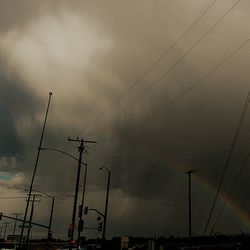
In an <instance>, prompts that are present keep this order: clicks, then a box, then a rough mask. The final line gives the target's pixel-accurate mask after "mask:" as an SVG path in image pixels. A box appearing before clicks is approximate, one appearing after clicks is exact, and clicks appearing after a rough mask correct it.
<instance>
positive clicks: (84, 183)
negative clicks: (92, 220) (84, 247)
mask: <svg viewBox="0 0 250 250" xmlns="http://www.w3.org/2000/svg"><path fill="white" fill-rule="evenodd" d="M87 172H88V165H86V166H85V172H84V180H83V190H82V203H81V206H82V208H83V205H84V199H85V190H86V179H87ZM80 223H83V221H82V210H81V213H80V218H79V227H78V236H77V246H79V243H80V236H81V228H80ZM82 230H83V228H82Z"/></svg>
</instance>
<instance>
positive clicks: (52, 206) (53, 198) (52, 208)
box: [33, 189, 55, 249]
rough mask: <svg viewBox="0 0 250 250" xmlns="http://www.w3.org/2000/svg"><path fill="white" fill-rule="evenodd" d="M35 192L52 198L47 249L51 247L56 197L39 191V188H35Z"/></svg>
mask: <svg viewBox="0 0 250 250" xmlns="http://www.w3.org/2000/svg"><path fill="white" fill-rule="evenodd" d="M33 192H36V193H41V194H43V195H45V196H47V197H49V198H50V199H52V203H51V210H50V217H49V227H48V235H47V249H49V241H50V235H51V233H50V232H51V224H52V217H53V211H54V202H55V197H54V196H51V195H49V194H46V193H44V192H42V191H39V190H35V189H33Z"/></svg>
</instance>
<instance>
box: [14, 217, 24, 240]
mask: <svg viewBox="0 0 250 250" xmlns="http://www.w3.org/2000/svg"><path fill="white" fill-rule="evenodd" d="M13 215H15V216H16V219H15V223H14V229H13V234H12V242H13V241H14V235H15V232H16V222H17V218H18V216H19V215H22V214H21V213H13Z"/></svg>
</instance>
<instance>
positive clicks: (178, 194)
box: [0, 1, 250, 236]
mask: <svg viewBox="0 0 250 250" xmlns="http://www.w3.org/2000/svg"><path fill="white" fill-rule="evenodd" d="M234 3H235V2H234V1H217V2H216V4H215V5H214V6H213V8H211V9H210V10H209V11H208V13H207V14H206V15H205V16H204V17H203V18H202V19H201V20H200V21H199V22H198V23H197V25H195V26H194V27H193V29H192V30H190V32H188V33H187V34H186V36H185V37H183V39H182V40H180V42H179V43H178V44H176V46H175V47H174V48H173V49H172V50H171V51H170V53H169V54H168V55H167V56H166V57H164V58H163V60H161V62H160V63H159V64H158V65H157V67H156V68H154V69H153V70H152V71H150V72H149V74H148V75H147V76H146V77H144V78H143V79H142V80H141V81H140V83H139V84H137V85H136V87H135V88H133V89H132V90H131V91H129V92H128V93H127V94H126V95H124V97H123V98H121V100H120V101H119V102H116V104H115V105H114V106H113V107H111V108H110V109H109V110H108V111H104V110H106V109H107V107H109V106H110V105H111V104H112V103H113V102H114V101H116V100H117V97H118V96H120V95H121V94H122V93H124V91H126V89H127V88H129V86H131V84H133V82H134V81H135V80H136V79H137V78H138V76H140V75H141V74H143V73H144V72H145V69H147V68H148V67H150V65H152V63H153V62H154V61H155V60H156V59H157V58H159V56H161V55H162V54H163V52H164V51H166V50H167V48H169V47H170V46H171V44H173V43H174V41H176V39H178V37H179V36H180V34H182V33H183V32H184V30H186V29H187V27H189V25H190V24H191V23H193V22H194V20H195V19H196V18H197V17H198V16H199V15H200V14H201V12H203V11H204V10H205V9H206V8H208V6H210V5H211V4H212V1H154V2H153V1H146V2H145V1H133V2H132V1H126V2H125V1H119V2H117V1H108V2H95V1H84V3H82V2H81V1H71V2H69V1H53V3H51V2H49V1H40V2H36V3H34V2H33V1H23V2H19V3H18V4H16V3H15V2H14V1H13V2H12V1H8V2H7V1H6V2H1V5H2V6H1V7H2V8H0V9H1V12H2V13H3V14H4V15H1V19H2V20H3V21H2V22H1V34H0V46H1V57H2V58H4V59H5V60H4V61H3V62H2V66H1V67H2V69H1V71H2V81H1V113H2V117H1V121H2V122H3V126H2V128H3V129H2V131H1V132H0V138H3V139H2V140H3V143H2V144H1V148H3V150H2V149H1V155H3V156H5V155H9V156H16V155H20V158H21V160H20V161H17V162H16V164H17V169H19V171H20V172H21V173H22V172H23V171H24V175H25V177H24V180H23V186H24V185H28V179H29V178H28V177H29V176H30V173H31V171H32V169H33V163H34V159H35V156H36V152H37V151H36V147H37V145H38V141H39V137H40V132H41V126H42V122H43V116H44V111H45V107H46V101H47V93H48V92H49V91H53V96H52V102H51V108H50V113H49V119H48V123H47V128H46V133H45V138H44V146H50V147H56V148H59V149H62V150H65V151H67V152H69V153H71V154H73V155H76V156H77V145H76V144H70V143H69V142H67V136H71V137H74V136H80V137H82V136H84V139H93V140H97V141H98V144H97V146H96V148H95V150H96V151H93V150H91V149H89V156H85V160H86V161H88V162H89V166H90V167H89V178H88V187H87V191H88V192H87V197H86V198H87V199H86V202H87V203H88V204H90V206H93V207H97V208H98V209H100V210H102V209H103V204H104V200H103V198H104V196H105V185H106V182H105V181H106V179H105V178H106V175H105V173H103V172H102V171H98V168H99V167H100V166H107V167H108V168H110V169H111V170H112V179H111V180H112V182H111V201H110V215H109V217H110V227H109V234H110V236H113V235H115V234H116V235H123V234H134V235H154V234H159V235H161V234H163V235H164V234H165V235H170V234H174V235H184V234H185V233H186V227H185V225H186V221H187V216H186V215H187V211H186V210H187V209H186V207H187V201H186V198H187V176H186V175H185V171H186V170H187V169H189V168H193V169H196V170H197V171H198V172H197V173H195V174H194V177H193V185H194V188H193V192H194V195H193V199H194V203H196V204H197V203H198V208H194V213H196V214H198V217H199V219H200V220H201V221H202V224H205V220H206V216H207V214H208V209H209V207H210V205H211V201H212V198H213V195H214V190H215V189H216V186H217V184H218V180H219V177H220V175H221V172H222V168H223V164H224V161H225V158H226V155H227V152H228V150H229V145H230V143H231V141H232V137H233V134H234V131H235V128H236V124H237V122H238V119H239V116H240V112H241V109H242V107H243V103H244V99H245V97H246V94H247V92H248V90H249V84H248V79H249V70H248V68H247V65H248V64H249V46H247V45H246V46H244V48H242V49H241V50H240V51H239V53H237V54H236V55H234V56H233V57H232V58H231V59H230V60H228V61H227V62H226V63H225V64H224V65H223V66H222V67H221V68H220V69H219V70H218V71H216V72H215V73H214V74H212V75H211V76H210V77H209V78H208V79H206V80H204V81H203V82H202V84H200V85H199V86H197V87H196V88H194V89H193V91H191V92H190V93H189V94H188V95H186V96H184V97H182V98H180V99H179V100H178V101H177V102H176V103H175V104H174V105H172V106H170V107H169V108H167V109H165V110H163V111H162V112H160V113H159V114H157V115H156V113H157V112H158V110H160V109H161V108H162V107H164V106H166V105H167V103H169V102H171V100H173V99H174V98H176V96H179V95H181V93H182V92H183V91H185V90H186V89H187V88H188V87H190V86H191V85H192V84H193V83H195V82H196V81H198V80H199V79H201V78H202V77H203V76H204V75H206V74H207V73H208V72H209V71H211V70H212V69H213V68H214V67H215V66H216V65H217V64H218V63H219V62H221V60H223V59H224V58H225V57H226V56H228V55H229V54H230V53H232V51H234V50H235V49H237V48H238V47H239V46H240V44H242V42H243V41H245V40H246V39H247V38H248V36H249V34H248V31H249V22H248V17H249V15H248V11H247V10H248V9H249V4H248V3H247V2H246V1H241V3H240V4H239V5H238V6H237V8H235V10H234V11H232V13H231V14H230V15H229V16H228V17H227V18H226V19H225V21H223V22H222V23H221V24H220V25H218V28H216V29H214V30H213V32H211V34H209V36H207V38H206V39H204V41H202V42H201V43H200V44H199V45H198V46H196V47H195V49H194V50H193V51H192V52H191V53H190V54H188V55H187V56H186V57H185V58H183V60H182V61H181V62H180V63H178V65H176V67H174V70H173V71H171V72H170V73H168V74H167V75H166V76H165V77H163V78H162V79H161V80H160V81H159V83H157V84H156V86H155V87H153V88H152V89H150V90H149V91H148V92H147V94H145V95H144V96H142V97H139V96H140V95H141V94H142V93H144V91H146V89H147V88H150V86H151V84H152V83H154V82H157V81H158V80H157V79H158V78H159V76H160V75H162V74H164V72H166V71H167V70H168V69H169V68H170V67H171V65H173V64H174V63H176V62H177V61H178V59H179V58H180V57H182V56H183V54H185V53H186V52H187V51H188V50H189V49H190V47H192V46H193V45H194V44H195V43H196V42H197V41H198V40H199V39H200V38H201V37H202V36H203V35H204V34H205V33H206V32H207V31H208V30H209V29H210V28H211V27H212V26H213V25H214V23H216V21H218V20H219V18H221V16H223V15H224V13H225V12H226V10H228V9H229V8H230V7H231V6H232V5H233V4H234ZM17 10H19V11H17ZM15 13H16V14H15ZM31 13H32V14H31ZM14 17H15V18H14ZM8 76H10V80H9V79H8ZM139 98H140V99H139ZM131 102H134V104H131V105H130V103H131ZM127 105H129V106H128V108H126V109H124V107H126V106H127ZM152 114H155V115H153V116H152ZM149 117H151V118H150V119H149ZM249 122H250V120H249V117H248V116H247V117H246V120H245V122H244V126H243V128H242V131H241V134H240V138H239V143H238V145H237V150H236V152H235V154H234V156H233V159H232V163H231V166H230V171H229V172H228V175H227V176H226V177H227V178H226V180H225V186H223V189H224V191H226V190H228V189H229V188H228V187H229V184H230V183H231V182H232V181H233V179H234V178H233V177H234V176H235V174H236V173H237V171H238V169H239V167H240V164H241V162H242V158H243V157H245V155H246V154H247V153H248V150H249V148H250V147H249V146H250V145H249V136H248V133H247V127H248V125H249ZM6 137H8V138H9V139H8V140H6V139H5V138H6ZM10 141H11V143H10ZM12 141H13V142H15V143H13V144H14V146H13V145H12ZM15 171H16V170H15ZM75 173H76V163H75V162H72V161H71V160H70V159H66V158H65V157H64V156H63V155H60V154H56V153H54V152H48V151H43V152H41V158H40V162H39V169H38V173H37V177H36V181H35V187H37V188H39V189H42V190H44V191H46V192H53V193H67V194H68V193H72V190H73V188H74V178H75ZM249 174H250V173H249V171H247V170H246V172H245V176H244V177H245V178H246V179H247V177H248V175H249ZM199 176H200V177H202V178H203V179H206V180H207V182H209V183H210V186H212V187H213V188H210V189H209V188H207V186H206V185H205V184H204V183H203V182H202V181H200V180H201V179H202V178H199ZM246 179H245V181H242V182H241V183H240V184H239V186H238V189H237V190H236V193H235V195H236V194H237V196H234V202H235V203H238V205H239V206H242V207H243V208H245V207H247V206H248V205H249V204H248V202H247V198H246V196H245V192H244V190H245V188H246ZM19 184H20V183H19ZM23 186H22V187H23ZM204 197H206V199H204ZM62 204H63V205H62V206H64V207H65V211H66V210H67V212H68V211H69V210H70V209H71V205H70V203H67V201H65V202H62ZM194 206H195V205H194ZM196 207H197V206H196ZM58 210H60V209H58ZM59 212H60V215H61V213H62V211H59ZM43 216H45V215H44V214H43ZM68 216H70V213H69V215H68ZM230 218H231V219H230ZM57 219H58V221H60V217H58V218H57ZM67 221H69V220H67V219H66V218H65V222H64V224H65V223H67ZM90 222H91V221H89V223H90ZM235 222H238V223H239V225H240V226H242V224H243V222H242V221H240V218H239V217H237V215H236V214H235V213H234V212H233V211H231V210H230V209H229V210H227V211H226V214H225V217H224V218H223V223H222V225H220V227H219V229H218V230H221V231H222V232H229V233H230V232H235V230H236V229H235V228H233V227H231V228H230V227H228V226H229V225H232V223H235ZM149 224H150V226H148V225H149ZM223 225H224V226H223ZM60 227H61V228H62V227H63V226H61V225H60V226H59V225H58V230H59V228H60ZM202 230H203V225H200V224H199V223H196V224H195V225H194V231H195V232H197V233H201V232H202ZM230 230H231V231H230ZM61 231H62V230H61Z"/></svg>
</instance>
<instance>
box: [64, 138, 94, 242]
mask: <svg viewBox="0 0 250 250" xmlns="http://www.w3.org/2000/svg"><path fill="white" fill-rule="evenodd" d="M68 141H74V142H80V145H79V147H78V151H79V160H78V168H77V176H76V185H75V198H74V203H73V212H72V221H71V225H70V235H69V237H70V241H71V242H73V241H74V230H75V227H76V225H75V220H76V206H77V197H78V191H79V181H80V174H81V165H82V153H83V150H84V148H85V144H86V143H96V142H95V141H85V140H83V139H81V140H80V139H79V138H78V137H77V138H76V139H71V138H70V137H69V138H68ZM86 165H87V164H86ZM86 165H85V166H86Z"/></svg>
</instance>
